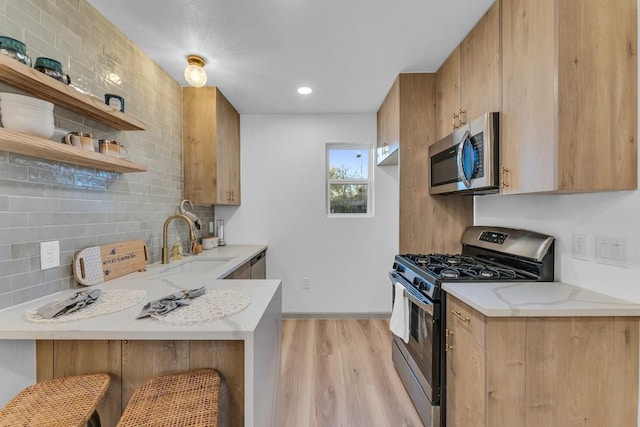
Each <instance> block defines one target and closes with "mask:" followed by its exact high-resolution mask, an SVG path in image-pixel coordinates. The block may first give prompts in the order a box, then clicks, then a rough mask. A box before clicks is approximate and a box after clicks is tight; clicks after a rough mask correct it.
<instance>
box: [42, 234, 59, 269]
mask: <svg viewBox="0 0 640 427" xmlns="http://www.w3.org/2000/svg"><path fill="white" fill-rule="evenodd" d="M59 266H60V241H58V240H53V241H51V242H42V243H40V270H47V269H49V268H53V267H59Z"/></svg>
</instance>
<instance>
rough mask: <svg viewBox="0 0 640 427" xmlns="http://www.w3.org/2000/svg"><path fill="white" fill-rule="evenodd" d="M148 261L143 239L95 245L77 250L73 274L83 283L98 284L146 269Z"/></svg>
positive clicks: (86, 284) (87, 284)
mask: <svg viewBox="0 0 640 427" xmlns="http://www.w3.org/2000/svg"><path fill="white" fill-rule="evenodd" d="M148 261H149V255H148V251H147V245H145V244H144V242H143V241H142V240H129V241H126V242H118V243H112V244H109V245H102V246H93V247H91V248H86V249H82V250H81V251H78V252H76V254H75V255H74V257H73V275H74V276H75V278H76V280H77V281H78V283H79V284H81V285H85V286H89V285H96V284H98V283H102V282H106V281H107V280H111V279H115V278H116V277H120V276H124V275H125V274H129V273H133V272H134V271H140V270H144V269H145V268H146V266H147V262H148Z"/></svg>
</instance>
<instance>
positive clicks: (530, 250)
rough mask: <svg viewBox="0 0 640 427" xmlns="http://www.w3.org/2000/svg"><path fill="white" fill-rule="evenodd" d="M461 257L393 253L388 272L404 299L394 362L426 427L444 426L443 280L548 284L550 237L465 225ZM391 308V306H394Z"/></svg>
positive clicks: (551, 273)
mask: <svg viewBox="0 0 640 427" xmlns="http://www.w3.org/2000/svg"><path fill="white" fill-rule="evenodd" d="M461 242H462V253H461V254H456V255H451V254H429V255H422V254H405V255H396V257H395V262H394V263H393V270H392V271H391V272H389V278H390V279H391V282H392V285H393V289H394V291H393V292H392V295H393V299H394V305H395V304H396V301H395V299H396V298H395V295H396V283H399V284H400V285H401V286H402V287H403V288H404V289H402V291H403V294H404V297H405V298H406V299H407V300H408V303H406V304H407V305H406V306H405V307H407V308H408V313H409V314H408V329H409V337H408V342H405V341H404V340H403V339H402V338H401V337H399V336H396V335H395V334H392V337H393V341H392V346H391V347H392V358H393V363H394V366H395V368H396V371H397V372H398V375H399V376H400V378H401V379H402V382H403V383H404V386H405V388H406V389H407V391H408V393H409V395H410V397H411V400H412V401H413V404H414V406H415V407H416V410H417V411H418V414H419V415H420V418H421V419H422V422H423V423H424V425H425V426H427V427H443V426H446V410H445V409H446V381H445V372H446V366H445V364H446V359H445V349H444V339H443V337H444V331H445V328H446V324H445V323H446V322H445V319H446V315H445V313H446V296H445V293H444V292H443V291H442V288H441V286H442V284H443V283H445V282H454V281H465V282H469V286H473V282H477V281H486V280H491V281H544V282H548V281H553V280H554V246H555V241H554V238H553V237H551V236H547V235H543V234H539V233H535V232H532V231H527V230H516V229H511V228H503V227H489V226H473V227H468V228H467V229H466V230H465V232H464V234H463V236H462V239H461ZM394 309H395V307H394Z"/></svg>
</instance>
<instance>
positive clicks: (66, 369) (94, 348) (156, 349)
mask: <svg viewBox="0 0 640 427" xmlns="http://www.w3.org/2000/svg"><path fill="white" fill-rule="evenodd" d="M198 368H213V369H216V370H217V371H218V372H220V375H221V377H222V383H221V388H220V402H219V404H220V412H219V419H218V422H219V425H220V426H238V427H240V426H243V425H244V341H174V340H167V341H154V340H135V341H133V340H122V341H121V340H86V341H85V340H82V341H76V340H73V341H72V340H69V341H51V340H46V341H37V342H36V377H37V380H38V381H43V380H47V379H51V378H58V377H63V376H67V375H79V374H86V373H91V372H106V373H108V374H110V375H111V385H110V386H109V389H108V390H107V393H106V395H105V397H104V398H103V399H102V401H101V402H100V405H99V406H98V413H99V414H100V420H101V423H102V425H103V426H115V425H116V424H117V423H118V420H119V419H120V415H121V414H122V411H123V410H124V408H125V407H126V406H127V402H128V401H129V399H130V398H131V395H132V394H133V391H134V390H135V389H136V388H138V387H139V386H141V385H142V384H143V383H145V382H146V381H148V380H150V379H151V378H154V377H157V376H159V375H165V374H171V373H176V372H181V371H187V370H190V369H198Z"/></svg>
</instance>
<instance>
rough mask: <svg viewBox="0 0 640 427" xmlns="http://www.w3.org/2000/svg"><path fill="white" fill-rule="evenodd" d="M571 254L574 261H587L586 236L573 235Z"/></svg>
mask: <svg viewBox="0 0 640 427" xmlns="http://www.w3.org/2000/svg"><path fill="white" fill-rule="evenodd" d="M571 253H572V254H573V257H574V258H575V259H582V260H585V261H588V260H589V252H588V247H587V235H586V234H574V235H573V239H572V245H571Z"/></svg>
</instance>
